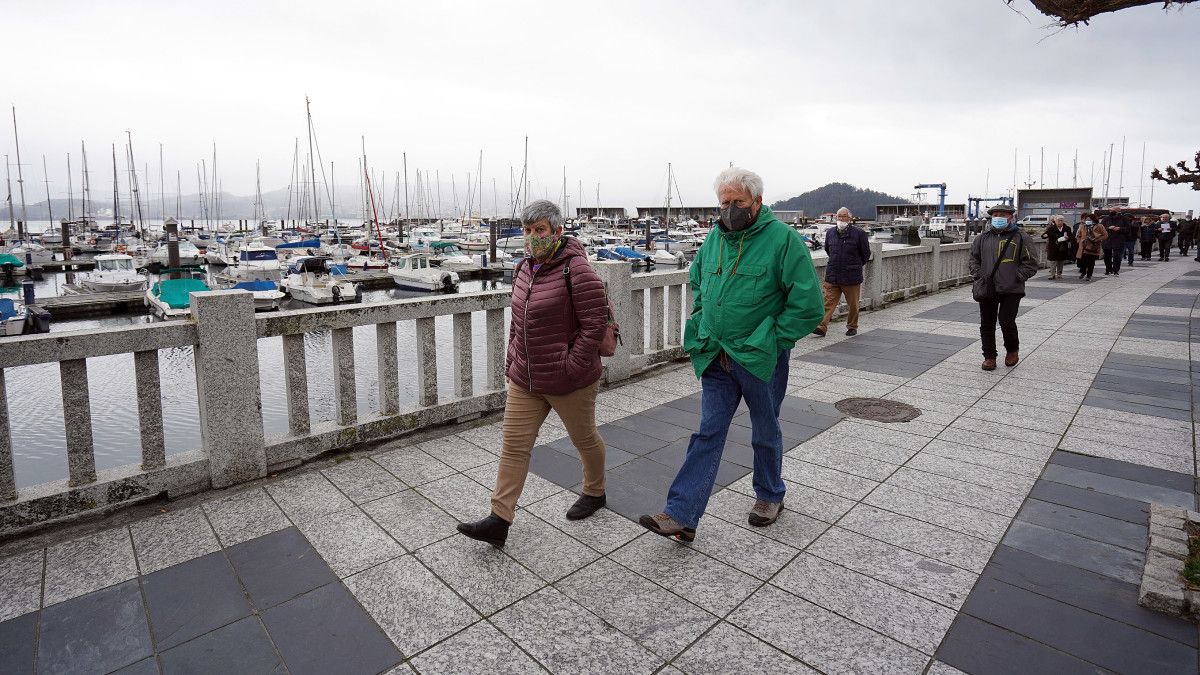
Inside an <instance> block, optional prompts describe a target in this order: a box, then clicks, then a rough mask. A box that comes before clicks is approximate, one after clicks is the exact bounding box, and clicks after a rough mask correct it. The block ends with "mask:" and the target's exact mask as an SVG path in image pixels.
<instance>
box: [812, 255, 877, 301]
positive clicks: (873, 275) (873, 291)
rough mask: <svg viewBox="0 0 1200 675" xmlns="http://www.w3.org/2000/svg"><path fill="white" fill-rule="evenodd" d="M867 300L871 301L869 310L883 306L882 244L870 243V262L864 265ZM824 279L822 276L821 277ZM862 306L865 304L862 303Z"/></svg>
mask: <svg viewBox="0 0 1200 675" xmlns="http://www.w3.org/2000/svg"><path fill="white" fill-rule="evenodd" d="M866 268H867V269H866V272H867V298H868V299H870V301H871V309H879V308H880V307H882V306H883V243H882V242H878V241H873V242H871V262H869V263H867V265H866ZM821 278H822V279H824V278H825V276H824V274H822V275H821ZM863 304H864V305H865V304H866V303H863Z"/></svg>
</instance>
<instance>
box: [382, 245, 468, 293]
mask: <svg viewBox="0 0 1200 675" xmlns="http://www.w3.org/2000/svg"><path fill="white" fill-rule="evenodd" d="M388 274H390V275H391V276H392V281H394V282H395V283H396V286H398V287H399V288H403V289H406V290H410V291H442V292H445V293H456V292H458V273H456V272H453V271H451V270H447V269H440V268H435V267H433V266H432V265H430V259H429V255H428V254H426V253H409V254H407V255H401V256H395V257H393V258H392V260H391V264H390V265H388Z"/></svg>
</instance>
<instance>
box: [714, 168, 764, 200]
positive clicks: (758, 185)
mask: <svg viewBox="0 0 1200 675" xmlns="http://www.w3.org/2000/svg"><path fill="white" fill-rule="evenodd" d="M723 185H737V186H739V187H743V188H746V190H748V191H749V192H750V196H751V197H754V198H756V199H757V198H758V197H761V196H762V193H763V182H762V177H761V176H759V175H758V174H756V173H754V172H753V171H748V170H746V169H743V168H741V167H736V166H731V167H729V168H728V169H725V170H724V171H722V172H721V173H719V174H717V179H716V180H714V181H713V192H717V193H720V192H721V186H723Z"/></svg>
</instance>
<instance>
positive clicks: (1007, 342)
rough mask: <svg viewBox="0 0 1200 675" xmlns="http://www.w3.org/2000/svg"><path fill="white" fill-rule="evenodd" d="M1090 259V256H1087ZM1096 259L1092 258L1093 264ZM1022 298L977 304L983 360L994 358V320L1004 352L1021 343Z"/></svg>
mask: <svg viewBox="0 0 1200 675" xmlns="http://www.w3.org/2000/svg"><path fill="white" fill-rule="evenodd" d="M1087 257H1090V256H1087ZM1095 262H1096V259H1095V258H1092V263H1093V264H1095ZM1022 297H1023V296H1020V295H1016V294H1014V293H1003V294H1001V295H998V296H996V299H995V300H984V301H982V302H980V303H979V337H980V339H982V340H983V358H985V359H994V358H996V356H997V354H996V320H997V319H999V320H1000V333H1001V334H1002V335H1003V336H1004V351H1005V352H1015V351H1017V350H1018V349H1019V348H1020V346H1021V343H1020V341H1019V340H1018V339H1017V310H1018V309H1020V308H1021V298H1022Z"/></svg>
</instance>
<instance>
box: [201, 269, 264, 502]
mask: <svg viewBox="0 0 1200 675" xmlns="http://www.w3.org/2000/svg"><path fill="white" fill-rule="evenodd" d="M191 297H192V318H193V319H195V322H196V348H195V352H194V353H195V362H196V393H197V398H198V400H199V404H200V440H201V443H202V445H203V448H204V451H205V453H207V455H208V470H209V476H210V477H211V479H212V486H213V487H214V488H218V489H219V488H223V487H228V486H230V485H235V484H237V483H242V482H245V481H248V480H254V479H255V478H262V477H263V476H265V475H266V473H267V455H266V450H265V442H264V438H263V417H262V390H261V387H260V384H259V382H260V380H259V374H258V331H257V326H256V325H255V320H254V296H253V295H251V294H250V293H249V292H248V291H242V290H229V291H202V292H198V293H192V296H191Z"/></svg>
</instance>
